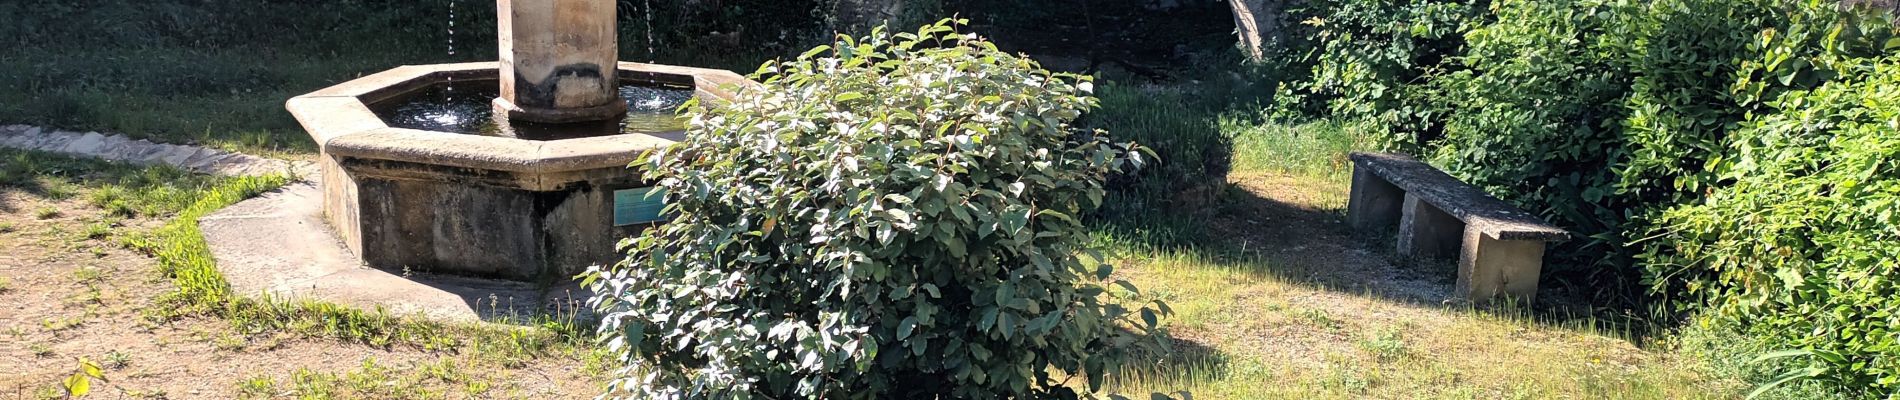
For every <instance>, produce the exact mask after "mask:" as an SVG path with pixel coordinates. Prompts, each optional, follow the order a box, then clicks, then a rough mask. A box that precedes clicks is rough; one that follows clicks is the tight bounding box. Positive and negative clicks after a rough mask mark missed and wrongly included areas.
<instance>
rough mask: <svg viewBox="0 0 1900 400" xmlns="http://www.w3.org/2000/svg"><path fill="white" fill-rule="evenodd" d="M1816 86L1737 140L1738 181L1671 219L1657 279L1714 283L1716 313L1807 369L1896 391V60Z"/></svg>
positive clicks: (1899, 111) (1899, 194)
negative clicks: (1793, 354) (1799, 354)
mask: <svg viewBox="0 0 1900 400" xmlns="http://www.w3.org/2000/svg"><path fill="white" fill-rule="evenodd" d="M1870 64H1872V65H1865V66H1864V67H1865V68H1856V70H1854V71H1851V72H1848V73H1849V74H1851V75H1850V76H1849V77H1847V78H1845V79H1842V80H1840V81H1837V82H1833V83H1828V84H1825V85H1823V86H1822V87H1821V88H1819V89H1815V90H1813V91H1807V92H1794V93H1790V94H1789V95H1786V96H1781V97H1780V99H1779V100H1776V101H1775V102H1773V104H1772V105H1771V107H1773V108H1775V109H1776V110H1777V111H1776V112H1774V113H1771V114H1766V115H1763V116H1761V117H1760V118H1753V119H1751V120H1750V121H1748V122H1747V123H1745V124H1744V126H1743V127H1741V128H1740V129H1738V130H1736V131H1734V132H1733V134H1732V136H1733V137H1732V138H1731V143H1732V144H1731V145H1730V146H1731V148H1733V149H1734V150H1735V151H1734V153H1733V154H1734V157H1735V159H1736V160H1742V161H1745V162H1735V163H1727V162H1724V163H1720V166H1719V167H1718V171H1719V173H1720V175H1721V177H1722V178H1724V179H1728V180H1733V181H1734V183H1733V184H1729V185H1724V186H1723V187H1721V188H1718V189H1716V190H1715V191H1714V192H1713V193H1712V194H1710V195H1709V196H1708V198H1707V199H1706V200H1704V201H1702V202H1699V203H1697V204H1693V205H1687V206H1683V207H1679V208H1676V209H1673V210H1670V211H1669V212H1668V213H1667V214H1666V217H1665V218H1664V223H1665V224H1667V227H1668V228H1667V229H1668V231H1667V233H1668V236H1666V237H1665V238H1664V240H1662V242H1664V243H1668V246H1670V249H1671V250H1675V251H1678V252H1679V255H1678V256H1677V257H1675V258H1671V259H1669V260H1667V261H1668V262H1666V263H1665V262H1658V263H1656V264H1654V265H1652V268H1654V269H1656V270H1658V275H1663V276H1671V275H1676V274H1684V275H1690V276H1707V278H1705V279H1697V280H1693V281H1689V282H1688V283H1687V284H1688V285H1689V289H1690V291H1691V293H1694V294H1699V295H1703V296H1706V297H1707V298H1710V299H1714V300H1713V305H1714V306H1715V307H1716V308H1715V309H1716V311H1718V312H1719V313H1717V314H1716V317H1719V318H1727V319H1733V320H1735V321H1737V322H1740V323H1743V324H1744V326H1745V329H1746V330H1747V331H1748V332H1749V333H1751V334H1753V335H1757V336H1765V337H1769V338H1773V339H1775V340H1777V341H1779V342H1780V343H1783V346H1785V347H1784V348H1787V349H1801V350H1804V351H1805V353H1807V354H1811V355H1812V357H1810V358H1811V360H1804V361H1809V362H1808V363H1807V364H1808V366H1809V367H1810V368H1812V369H1811V370H1806V371H1801V372H1802V373H1811V374H1815V375H1820V376H1826V377H1828V378H1830V379H1834V380H1838V381H1839V383H1841V384H1844V385H1847V386H1849V387H1855V388H1871V389H1873V390H1872V391H1873V392H1877V393H1886V394H1894V393H1900V392H1896V390H1897V389H1900V337H1896V335H1895V333H1896V332H1900V330H1897V329H1900V326H1897V325H1900V324H1896V319H1897V318H1900V315H1897V314H1895V313H1896V312H1900V282H1896V281H1895V279H1896V278H1900V271H1897V270H1896V269H1895V268H1896V267H1897V265H1896V264H1895V260H1900V211H1897V210H1900V135H1897V134H1895V132H1896V130H1897V129H1900V58H1884V59H1880V60H1879V61H1877V64H1874V62H1870Z"/></svg>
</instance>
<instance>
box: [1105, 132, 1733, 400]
mask: <svg viewBox="0 0 1900 400" xmlns="http://www.w3.org/2000/svg"><path fill="white" fill-rule="evenodd" d="M1177 118H1178V117H1177ZM1220 126H1221V129H1222V131H1223V132H1224V133H1225V134H1227V135H1228V136H1229V137H1230V138H1232V141H1233V153H1234V157H1233V161H1234V172H1233V173H1232V174H1231V175H1230V176H1231V178H1230V181H1235V182H1238V183H1240V184H1255V185H1259V184H1273V185H1284V186H1285V187H1286V188H1285V189H1284V191H1290V192H1295V193H1296V194H1297V195H1298V197H1299V198H1298V199H1276V200H1281V201H1293V202H1298V203H1300V204H1299V205H1300V206H1304V207H1310V208H1311V209H1315V210H1334V211H1337V210H1339V209H1340V208H1342V207H1343V206H1344V203H1345V199H1346V193H1345V192H1346V190H1347V189H1348V187H1349V185H1350V176H1351V164H1350V162H1349V161H1348V160H1347V159H1346V157H1345V155H1346V154H1347V153H1348V152H1350V151H1355V150H1362V149H1368V148H1371V147H1372V145H1371V143H1369V142H1368V141H1366V140H1364V139H1361V138H1360V137H1359V136H1357V135H1355V134H1354V133H1353V131H1352V130H1351V129H1349V128H1348V127H1345V126H1342V125H1339V124H1334V123H1325V122H1321V123H1308V124H1300V125H1279V124H1271V123H1260V122H1257V121H1251V120H1248V119H1245V118H1233V117H1231V116H1230V117H1223V118H1221V119H1220ZM1276 176H1290V177H1291V178H1290V179H1289V178H1273V177H1276ZM1230 201H1231V200H1230ZM1150 219H1151V221H1149V222H1148V223H1146V224H1144V225H1142V226H1146V227H1172V228H1174V229H1194V228H1193V227H1194V226H1201V227H1202V228H1205V225H1204V224H1205V223H1206V221H1202V220H1199V219H1197V217H1193V216H1189V215H1177V214H1157V215H1156V216H1153V217H1152V218H1150ZM1171 230H1172V229H1127V228H1117V229H1105V230H1104V231H1103V232H1102V233H1101V234H1100V235H1099V237H1100V239H1101V240H1099V241H1098V244H1101V245H1104V246H1106V247H1108V249H1109V253H1110V254H1111V255H1112V257H1114V259H1115V264H1117V265H1120V266H1121V269H1120V270H1119V271H1120V272H1118V275H1120V276H1122V277H1124V278H1126V279H1129V280H1131V281H1133V282H1134V283H1135V284H1136V286H1138V287H1141V288H1142V289H1143V293H1144V294H1146V295H1149V296H1154V297H1157V298H1160V299H1162V300H1165V301H1167V302H1168V303H1169V305H1170V306H1171V308H1173V310H1174V311H1175V314H1174V316H1173V317H1172V318H1169V319H1167V320H1166V322H1165V325H1166V329H1167V330H1168V331H1169V332H1170V333H1171V335H1172V336H1174V337H1175V338H1176V339H1177V352H1176V353H1175V354H1173V355H1169V356H1167V357H1165V359H1162V360H1150V361H1148V362H1143V363H1136V364H1134V365H1131V366H1129V367H1128V368H1126V369H1125V370H1124V371H1120V373H1118V374H1116V376H1115V377H1114V379H1111V381H1110V382H1111V384H1112V387H1110V388H1108V391H1109V392H1115V393H1124V394H1145V393H1151V392H1162V393H1169V392H1179V391H1183V390H1185V391H1189V392H1191V393H1192V394H1193V397H1194V398H1195V399H1360V398H1391V399H1547V398H1556V399H1563V398H1571V399H1600V398H1616V399H1720V398H1734V397H1736V396H1737V395H1738V394H1739V393H1740V392H1741V391H1743V390H1744V389H1745V388H1741V387H1740V385H1739V383H1736V382H1733V381H1728V380H1720V379H1714V378H1711V377H1709V374H1708V373H1707V372H1706V371H1705V370H1706V367H1705V366H1704V365H1703V364H1701V363H1700V362H1698V361H1696V360H1694V359H1690V358H1687V357H1683V356H1680V355H1679V352H1677V351H1675V349H1674V348H1673V347H1672V346H1673V344H1672V343H1671V342H1668V341H1658V342H1652V343H1649V344H1647V345H1645V346H1638V345H1636V344H1635V343H1636V341H1635V340H1633V339H1632V336H1631V333H1630V332H1628V331H1626V329H1627V328H1626V327H1627V325H1625V324H1612V323H1606V322H1604V321H1600V320H1597V319H1594V318H1590V317H1567V318H1557V317H1554V316H1548V315H1538V314H1533V313H1530V312H1526V311H1519V310H1517V309H1515V308H1512V307H1508V306H1507V307H1494V308H1490V309H1484V310H1479V309H1473V308H1471V307H1470V306H1459V305H1442V304H1435V303H1434V304H1419V303H1415V302H1413V301H1411V300H1397V299H1394V298H1391V297H1388V296H1384V295H1381V294H1379V293H1365V292H1356V291H1352V290H1346V289H1340V288H1329V287H1323V286H1319V285H1318V284H1316V283H1312V282H1310V281H1309V280H1306V279H1301V278H1300V277H1299V276H1297V275H1295V274H1297V273H1298V272H1295V271H1312V270H1316V269H1318V270H1324V269H1326V268H1328V267H1329V266H1324V265H1318V266H1315V265H1278V264H1275V263H1274V262H1275V261H1272V260H1269V259H1266V258H1264V257H1261V256H1259V251H1257V250H1260V249H1255V250H1256V251H1248V250H1244V249H1238V248H1235V246H1232V245H1229V244H1227V243H1226V242H1225V241H1224V238H1219V237H1201V238H1199V239H1198V240H1197V241H1196V242H1193V243H1188V244H1184V245H1181V244H1177V242H1171V241H1162V242H1156V241H1152V240H1149V239H1153V238H1154V236H1153V235H1156V234H1157V233H1156V232H1168V231H1171ZM1267 250H1273V249H1267ZM1144 396H1145V395H1144ZM1137 397H1140V396H1137Z"/></svg>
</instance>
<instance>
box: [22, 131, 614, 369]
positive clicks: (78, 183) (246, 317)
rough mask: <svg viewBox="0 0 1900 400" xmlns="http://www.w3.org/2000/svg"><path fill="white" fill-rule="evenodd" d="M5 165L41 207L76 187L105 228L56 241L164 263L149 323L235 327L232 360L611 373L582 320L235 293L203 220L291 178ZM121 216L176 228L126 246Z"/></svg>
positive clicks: (59, 163) (99, 276) (28, 159)
mask: <svg viewBox="0 0 1900 400" xmlns="http://www.w3.org/2000/svg"><path fill="white" fill-rule="evenodd" d="M0 161H6V163H5V164H0V174H4V176H6V177H7V180H5V181H4V182H0V183H4V185H0V191H21V192H24V193H25V194H27V195H29V196H27V197H32V196H40V195H41V194H43V193H45V191H46V190H47V189H46V188H49V187H61V188H67V189H68V190H72V191H73V192H74V193H76V194H85V196H84V197H79V199H81V200H82V204H85V205H86V206H89V207H95V208H98V209H100V210H102V211H106V213H105V214H107V215H106V216H104V217H103V218H105V219H103V220H100V221H98V222H93V223H90V224H88V225H86V226H85V227H84V228H79V229H76V230H74V232H75V233H74V234H70V235H69V234H67V233H62V232H65V231H59V230H55V231H56V232H55V233H52V234H53V235H55V236H60V237H62V238H65V237H66V236H72V237H71V238H67V239H71V240H74V241H83V240H88V239H100V238H104V237H107V236H117V238H116V239H115V241H116V242H117V243H120V244H122V245H125V246H127V247H129V248H132V249H134V250H138V251H142V252H145V253H147V254H150V255H152V256H154V257H155V258H156V259H157V262H158V271H159V272H161V273H162V274H163V275H164V276H166V277H168V278H170V280H171V281H172V283H173V284H175V289H174V290H172V291H169V292H166V293H164V294H161V295H160V296H159V298H158V299H156V301H155V303H154V305H153V306H150V307H144V308H143V309H142V311H141V312H142V313H144V316H145V318H146V319H145V320H146V321H148V322H165V321H172V320H177V319H180V318H184V317H206V318H215V319H219V320H223V321H226V322H228V323H229V324H230V325H231V330H230V331H228V332H226V333H225V334H223V335H222V336H221V337H219V338H216V339H217V340H215V341H216V342H218V346H217V347H218V348H220V349H223V351H245V350H246V349H247V348H248V347H250V345H251V340H250V338H252V337H255V336H260V335H262V336H275V335H281V334H289V335H291V337H300V338H324V339H332V340H337V341H340V342H343V343H357V344H363V345H368V346H373V347H380V348H396V347H401V348H413V349H420V350H424V351H431V352H449V353H461V352H467V353H468V354H470V355H471V356H470V357H471V358H470V359H471V360H472V361H471V362H474V363H478V364H479V365H480V366H481V367H483V368H494V367H502V368H519V367H525V366H527V365H529V364H530V363H532V362H534V361H535V360H537V359H541V358H545V357H562V358H568V359H579V360H582V361H584V362H586V363H587V364H588V365H591V367H589V369H588V371H596V372H598V371H604V370H605V367H603V365H604V363H603V362H601V361H600V360H599V359H600V358H602V357H606V355H605V353H604V351H599V350H597V349H595V348H593V347H591V346H590V345H589V344H588V343H589V341H588V340H587V339H588V338H591V337H592V330H591V327H590V326H587V325H585V324H583V323H582V322H580V321H576V320H575V316H574V315H561V316H549V315H543V316H537V317H532V318H525V319H522V320H516V321H501V322H503V323H502V324H488V323H450V322H441V321H434V320H429V319H426V318H423V317H420V316H406V315H393V314H391V313H388V312H385V311H383V310H381V309H371V310H364V309H358V308H353V307H347V306H342V305H337V304H333V303H326V302H320V301H284V300H279V299H273V298H252V297H246V296H240V295H238V294H237V293H234V292H232V290H231V288H230V285H229V284H228V283H227V282H226V281H225V280H224V276H223V275H222V274H220V273H219V272H218V270H217V268H216V266H215V265H214V264H213V259H212V257H211V253H210V249H209V248H208V247H207V245H206V243H205V241H204V237H203V235H202V232H201V231H200V230H199V227H198V219H199V218H200V217H203V216H204V215H206V214H209V213H211V212H214V211H216V210H218V209H221V208H223V207H225V206H228V205H230V204H233V203H236V202H238V201H241V200H244V199H247V198H250V197H254V196H257V195H259V194H262V193H265V192H268V191H271V190H275V189H277V188H278V187H280V186H282V185H284V184H285V183H287V181H288V178H287V177H284V176H262V177H212V176H205V175H194V174H190V173H186V172H184V171H180V170H177V169H175V168H169V167H162V166H160V167H135V166H127V165H123V164H116V163H108V162H103V161H96V160H90V159H79V158H72V157H66V156H61V155H55V154H50V153H42V152H28V151H17V150H0ZM42 197H43V196H42ZM49 207H50V206H49ZM115 209H116V210H124V211H123V212H124V213H125V214H126V215H129V216H138V217H143V218H162V219H168V220H169V221H168V222H166V223H164V224H163V225H161V226H159V227H158V228H156V229H152V230H149V231H144V232H129V233H126V234H124V235H118V234H116V233H115V232H113V230H114V229H113V228H112V227H113V226H114V225H115V224H116V222H113V221H117V220H119V219H121V218H124V217H120V216H116V215H114V213H113V212H112V211H111V210H115ZM71 279H72V280H73V281H74V282H75V283H77V284H80V285H84V286H88V287H90V286H91V285H93V284H96V283H99V282H101V281H102V280H105V279H131V278H125V277H122V276H121V275H118V274H111V273H107V271H104V270H102V269H100V268H97V267H92V266H82V267H80V268H77V269H74V271H73V273H72V276H71ZM11 286H12V285H11V281H10V280H5V281H0V292H9V291H12V290H16V289H15V288H12V287H11ZM82 295H83V294H82ZM95 296H96V294H95ZM82 297H83V296H82ZM82 302H83V301H82ZM40 322H41V325H43V326H42V328H43V329H44V330H46V331H63V330H67V329H72V328H75V327H78V326H82V325H85V324H88V323H115V322H113V321H106V320H100V319H98V318H95V316H93V315H91V314H90V312H88V314H87V315H73V316H67V317H62V318H49V319H46V320H44V321H40ZM510 324H520V325H510ZM41 348H44V346H41ZM43 350H44V351H41V350H35V354H38V356H41V357H45V356H51V355H52V352H51V350H50V348H44V349H43ZM438 372H439V371H438ZM462 384H463V383H457V385H462ZM467 386H469V387H473V388H480V387H484V386H489V384H487V383H469V384H467ZM346 393H367V392H346Z"/></svg>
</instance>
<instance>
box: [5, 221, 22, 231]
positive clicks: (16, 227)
mask: <svg viewBox="0 0 1900 400" xmlns="http://www.w3.org/2000/svg"><path fill="white" fill-rule="evenodd" d="M18 230H20V227H19V225H18V224H14V223H13V222H0V233H13V232H14V231H18Z"/></svg>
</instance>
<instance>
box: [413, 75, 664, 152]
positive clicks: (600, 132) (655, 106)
mask: <svg viewBox="0 0 1900 400" xmlns="http://www.w3.org/2000/svg"><path fill="white" fill-rule="evenodd" d="M449 91H454V92H455V93H457V94H458V95H457V96H454V97H449V96H447V95H446V93H447V92H449ZM495 95H496V88H495V82H494V81H485V82H462V83H456V84H452V85H451V84H444V85H439V86H436V87H433V88H430V89H427V90H425V91H423V92H421V93H418V94H416V95H414V96H410V97H409V98H407V99H402V100H397V101H394V102H391V103H387V104H383V105H379V107H376V110H375V111H376V114H377V116H380V117H382V118H383V121H385V122H387V123H388V124H389V126H393V127H398V128H409V129H420V130H427V131H441V132H452V133H461V134H470V135H485V136H499V137H512V138H520V139H529V140H560V139H572V138H580V137H592V136H605V135H617V134H622V133H646V134H667V133H672V132H678V131H681V130H684V129H686V120H685V119H684V118H682V117H680V116H678V115H676V114H675V113H674V110H677V109H678V108H679V106H680V105H681V104H685V103H686V101H687V100H690V99H692V98H693V90H692V89H685V88H669V87H656V86H647V85H623V86H621V87H620V97H621V98H622V99H626V100H627V115H626V117H623V118H621V119H620V120H618V121H601V122H583V123H573V124H537V123H530V122H522V121H508V120H507V118H497V117H496V116H495V115H494V109H493V108H492V107H493V106H491V105H490V103H489V102H490V101H491V100H492V99H494V98H495Z"/></svg>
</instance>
